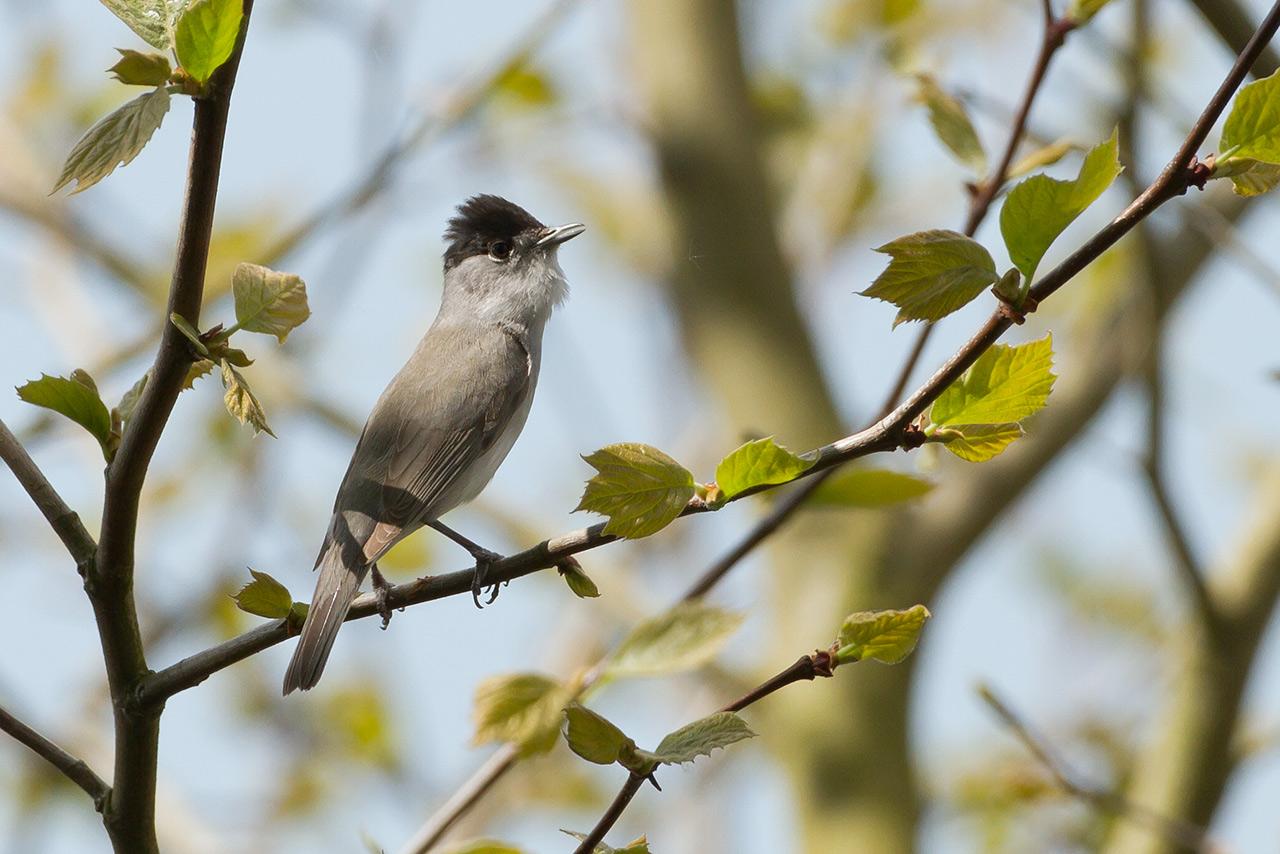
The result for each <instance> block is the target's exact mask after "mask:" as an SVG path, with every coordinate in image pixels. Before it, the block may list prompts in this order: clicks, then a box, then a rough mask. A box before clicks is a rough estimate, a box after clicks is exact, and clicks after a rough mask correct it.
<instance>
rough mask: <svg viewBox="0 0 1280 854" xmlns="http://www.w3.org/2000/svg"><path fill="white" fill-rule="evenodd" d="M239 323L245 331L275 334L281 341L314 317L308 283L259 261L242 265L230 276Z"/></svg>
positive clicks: (237, 322)
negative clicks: (265, 265)
mask: <svg viewBox="0 0 1280 854" xmlns="http://www.w3.org/2000/svg"><path fill="white" fill-rule="evenodd" d="M231 289H232V291H233V293H234V294H235V301H236V325H237V326H238V327H240V328H241V329H243V330H245V331H246V332H262V333H265V334H267V335H274V336H276V340H278V341H279V342H280V343H281V344H283V343H284V341H285V339H286V338H288V337H289V333H290V332H291V331H293V330H294V329H296V328H297V327H299V326H301V325H302V323H303V322H304V321H305V320H306V319H307V318H308V317H310V316H311V309H310V308H309V307H308V306H307V286H306V285H305V284H304V283H303V281H302V279H301V278H299V277H298V276H295V275H294V274H293V273H277V272H276V271H275V270H269V269H267V268H266V267H260V266H258V265H257V264H239V265H237V266H236V271H235V274H234V275H233V276H232V277H231Z"/></svg>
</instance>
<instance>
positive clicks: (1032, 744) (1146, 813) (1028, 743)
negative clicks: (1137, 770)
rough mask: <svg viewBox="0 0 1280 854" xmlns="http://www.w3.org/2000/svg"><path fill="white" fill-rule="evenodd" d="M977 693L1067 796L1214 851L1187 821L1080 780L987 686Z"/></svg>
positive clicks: (1186, 846)
mask: <svg viewBox="0 0 1280 854" xmlns="http://www.w3.org/2000/svg"><path fill="white" fill-rule="evenodd" d="M978 695H979V696H980V697H982V699H983V701H984V702H985V703H986V704H987V705H988V706H989V707H990V708H991V710H992V711H993V712H995V714H996V716H997V717H999V718H1000V720H1001V721H1003V722H1004V724H1005V726H1007V727H1008V728H1009V729H1010V730H1011V731H1012V732H1013V734H1014V735H1015V736H1016V737H1017V739H1018V741H1020V742H1022V745H1023V746H1024V747H1025V748H1026V749H1027V752H1029V753H1030V754H1031V755H1032V756H1033V757H1035V760H1036V761H1037V762H1038V763H1040V765H1042V766H1043V767H1044V769H1045V771H1046V772H1048V774H1049V776H1050V777H1052V778H1053V782H1054V784H1055V785H1056V786H1057V787H1058V788H1059V789H1061V790H1062V791H1064V792H1066V793H1067V794H1068V795H1071V796H1072V797H1073V798H1078V799H1079V800H1081V801H1084V802H1085V803H1086V804H1089V805H1090V806H1092V807H1094V808H1095V809H1099V810H1102V811H1103V812H1105V813H1107V814H1109V815H1114V816H1117V817H1120V818H1125V819H1128V820H1130V821H1133V822H1135V823H1137V824H1141V825H1143V826H1145V827H1146V828H1148V829H1149V830H1151V832H1153V833H1156V834H1158V835H1159V836H1161V837H1164V838H1166V839H1168V840H1169V841H1171V842H1173V843H1174V844H1176V845H1177V846H1178V847H1179V848H1180V849H1183V850H1186V851H1202V852H1211V851H1214V850H1216V849H1215V848H1214V847H1213V846H1212V845H1210V844H1209V840H1208V838H1207V837H1206V836H1205V832H1204V830H1203V829H1202V828H1200V827H1197V826H1196V825H1194V824H1192V823H1190V822H1187V821H1182V820H1180V819H1175V818H1170V817H1169V816H1166V815H1161V814H1160V813H1158V812H1156V811H1155V810H1152V809H1150V808H1148V807H1145V806H1143V805H1142V804H1138V803H1134V802H1133V801H1132V800H1130V799H1129V798H1126V797H1125V796H1124V795H1123V794H1121V793H1120V792H1117V791H1115V790H1114V789H1110V788H1106V787H1103V786H1098V785H1095V784H1093V783H1090V782H1087V781H1085V780H1083V779H1082V778H1081V776H1080V775H1079V774H1078V773H1077V772H1076V771H1075V769H1073V768H1071V767H1070V766H1068V765H1067V764H1066V763H1065V762H1063V761H1062V760H1061V759H1059V758H1058V757H1057V756H1055V755H1054V753H1053V751H1052V750H1051V749H1050V747H1049V745H1048V744H1046V743H1045V741H1044V739H1042V738H1041V737H1039V736H1038V735H1036V734H1035V733H1033V732H1032V731H1031V728H1030V727H1029V726H1027V724H1026V723H1024V722H1023V721H1022V719H1021V718H1020V717H1019V716H1018V715H1017V713H1015V712H1014V711H1013V709H1011V708H1010V707H1009V705H1008V704H1007V703H1005V702H1004V701H1003V700H1001V699H1000V698H999V697H998V696H996V694H995V692H994V691H993V690H992V689H991V688H990V686H987V685H980V686H978Z"/></svg>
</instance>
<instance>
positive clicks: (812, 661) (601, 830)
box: [574, 649, 839, 854]
mask: <svg viewBox="0 0 1280 854" xmlns="http://www.w3.org/2000/svg"><path fill="white" fill-rule="evenodd" d="M838 664H839V662H838V661H837V659H836V657H835V655H834V654H833V652H832V651H831V650H825V649H819V650H815V651H814V652H812V653H810V654H809V655H802V656H800V658H799V659H797V660H796V663H795V664H792V665H791V666H790V667H788V668H787V669H786V670H783V671H782V672H781V673H779V674H778V675H777V676H774V677H772V678H771V679H766V680H765V681H764V682H762V683H761V684H760V685H758V686H756V687H755V688H754V689H752V690H751V691H748V692H747V693H746V694H745V695H743V696H742V697H740V698H738V699H737V700H734V701H733V702H732V703H729V704H728V705H726V706H723V707H722V708H721V709H720V711H722V712H737V711H741V710H742V709H745V708H746V707H747V706H750V705H752V704H753V703H757V702H759V701H760V700H762V699H764V698H765V697H767V696H769V695H770V694H772V693H774V692H775V691H779V690H781V689H783V688H785V687H787V686H788V685H793V684H795V683H796V682H806V681H810V682H811V681H813V680H814V679H817V678H818V677H819V676H823V677H830V676H834V675H835V669H836V666H837V665H838ZM652 777H653V774H652V772H651V773H649V774H648V775H642V774H637V773H635V772H634V771H633V772H631V776H629V777H628V778H627V782H626V783H624V784H623V786H622V789H621V790H619V792H618V795H617V797H615V798H614V799H613V803H611V804H609V809H608V810H606V811H605V814H604V815H602V816H601V817H600V820H599V821H598V822H596V826H595V827H593V828H591V832H590V833H589V834H587V835H586V837H584V838H583V840H582V842H581V843H580V844H579V845H578V847H577V848H576V849H574V854H592V852H594V851H595V850H596V846H597V845H599V844H600V843H601V842H603V841H604V838H605V835H606V834H608V832H609V831H610V830H611V829H612V828H613V826H614V825H615V824H617V822H618V819H619V818H621V817H622V814H623V812H625V811H626V809H627V807H628V806H629V805H630V804H631V801H632V800H633V799H634V798H635V796H636V794H637V793H639V791H640V786H641V785H642V784H643V783H644V781H645V780H649V779H651V778H652ZM654 786H657V783H656V782H655V783H654Z"/></svg>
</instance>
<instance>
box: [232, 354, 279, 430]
mask: <svg viewBox="0 0 1280 854" xmlns="http://www.w3.org/2000/svg"><path fill="white" fill-rule="evenodd" d="M222 385H223V386H224V387H225V388H226V390H227V392H226V394H224V395H223V397H222V402H223V403H225V404H226V406H227V411H228V412H230V413H231V414H232V415H234V416H235V417H236V420H237V421H239V422H240V423H241V424H248V425H250V426H252V427H253V430H254V432H255V433H266V434H267V435H269V436H271V437H272V438H275V435H276V434H275V433H272V432H271V428H270V427H268V426H267V415H266V413H265V412H263V411H262V404H260V403H258V398H256V397H254V396H253V392H252V391H251V390H250V389H249V384H248V383H247V382H245V380H244V376H243V375H242V374H241V373H240V372H239V371H237V370H236V369H235V368H233V367H232V366H231V365H230V364H229V363H227V362H223V363H222Z"/></svg>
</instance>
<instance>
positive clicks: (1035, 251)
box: [1000, 131, 1122, 283]
mask: <svg viewBox="0 0 1280 854" xmlns="http://www.w3.org/2000/svg"><path fill="white" fill-rule="evenodd" d="M1121 170H1122V167H1121V166H1120V158H1119V148H1118V141H1117V137H1116V133H1115V131H1112V133H1111V137H1110V138H1109V139H1108V140H1107V141H1106V142H1104V143H1101V144H1100V145H1098V146H1096V147H1094V149H1093V150H1092V151H1090V152H1089V153H1088V154H1087V155H1085V158H1084V163H1083V164H1081V166H1080V174H1079V175H1078V176H1077V177H1076V179H1075V180H1074V181H1059V180H1057V179H1056V178H1050V177H1049V176H1048V175H1032V176H1031V177H1030V178H1028V179H1026V180H1025V181H1023V182H1022V183H1020V184H1018V185H1017V186H1016V187H1014V188H1013V189H1012V190H1011V191H1010V192H1009V196H1008V198H1006V199H1005V200H1004V207H1002V208H1001V209H1000V233H1001V234H1003V235H1004V244H1005V247H1006V248H1007V249H1008V250H1009V257H1010V258H1011V259H1012V260H1013V263H1014V265H1015V266H1016V267H1017V268H1018V269H1019V270H1021V271H1022V275H1023V278H1024V279H1025V280H1026V281H1027V282H1028V283H1030V282H1032V281H1034V280H1035V274H1036V268H1037V267H1039V266H1040V259H1042V258H1044V253H1045V252H1047V251H1048V250H1049V247H1050V246H1051V245H1052V244H1053V241H1055V240H1057V239H1058V235H1059V234H1062V232H1063V230H1065V229H1066V227H1067V226H1068V225H1070V224H1071V223H1072V222H1073V221H1075V218H1076V217H1078V216H1080V214H1081V213H1083V212H1084V210H1085V208H1087V207H1089V205H1091V204H1093V202H1094V200H1096V199H1097V198H1098V197H1099V196H1101V195H1102V194H1103V192H1104V191H1105V190H1106V189H1107V187H1110V186H1111V182H1112V181H1114V180H1115V179H1116V176H1117V175H1119V174H1120V172H1121Z"/></svg>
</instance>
